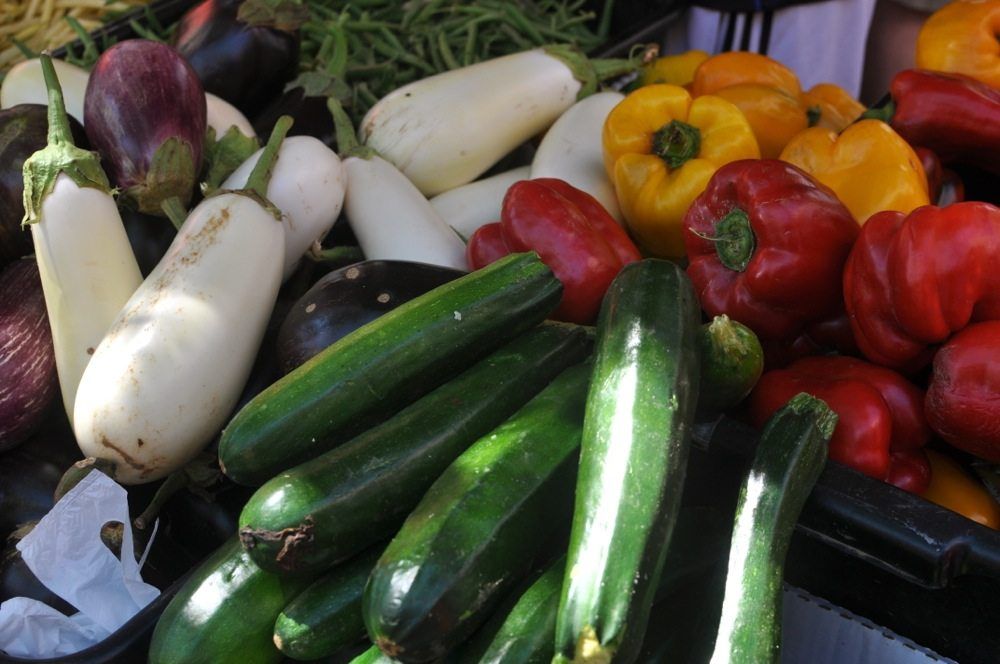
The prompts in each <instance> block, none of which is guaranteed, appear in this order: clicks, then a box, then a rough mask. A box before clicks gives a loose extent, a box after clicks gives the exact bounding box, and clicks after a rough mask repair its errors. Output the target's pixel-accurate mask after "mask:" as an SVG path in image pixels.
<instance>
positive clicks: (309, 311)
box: [306, 302, 316, 314]
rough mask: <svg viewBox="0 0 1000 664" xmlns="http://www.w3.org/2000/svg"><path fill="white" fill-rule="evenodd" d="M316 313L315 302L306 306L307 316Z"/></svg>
mask: <svg viewBox="0 0 1000 664" xmlns="http://www.w3.org/2000/svg"><path fill="white" fill-rule="evenodd" d="M314 311H316V303H315V302H311V303H310V304H308V305H306V313H307V314H311V313H312V312H314Z"/></svg>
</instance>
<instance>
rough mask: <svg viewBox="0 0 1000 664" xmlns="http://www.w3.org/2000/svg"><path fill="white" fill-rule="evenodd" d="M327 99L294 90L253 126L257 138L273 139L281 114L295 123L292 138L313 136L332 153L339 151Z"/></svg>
mask: <svg viewBox="0 0 1000 664" xmlns="http://www.w3.org/2000/svg"><path fill="white" fill-rule="evenodd" d="M326 103H327V97H325V96H323V97H317V96H312V95H308V94H306V90H305V89H304V88H301V87H294V88H292V89H290V90H288V91H287V92H285V93H284V94H282V95H281V96H280V97H278V98H277V99H275V100H274V101H273V102H272V103H271V104H270V105H268V106H267V108H265V109H264V111H263V113H261V114H260V115H259V116H258V117H257V118H256V119H255V120H254V123H253V129H254V131H255V132H257V135H258V136H270V135H271V131H272V130H273V129H274V125H275V123H276V122H277V121H278V118H280V117H281V116H282V115H288V116H291V118H292V120H294V121H295V124H293V125H292V128H291V129H290V130H289V132H288V135H289V136H314V137H315V138H318V139H319V140H321V141H323V143H325V144H326V146H327V147H328V148H330V149H331V150H336V149H337V139H336V131H335V130H334V126H333V116H332V115H330V109H329V108H328V107H327V105H326Z"/></svg>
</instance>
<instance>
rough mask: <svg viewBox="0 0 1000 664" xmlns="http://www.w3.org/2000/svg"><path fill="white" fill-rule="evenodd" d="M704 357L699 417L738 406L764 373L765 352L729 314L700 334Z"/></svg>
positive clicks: (748, 332) (750, 333)
mask: <svg viewBox="0 0 1000 664" xmlns="http://www.w3.org/2000/svg"><path fill="white" fill-rule="evenodd" d="M698 350H699V352H700V354H701V370H700V375H701V377H700V385H701V387H700V390H699V394H698V415H699V417H706V416H710V415H712V414H718V413H721V412H723V411H726V410H729V409H730V408H733V407H735V406H737V405H738V404H739V403H740V402H741V401H743V399H745V398H746V396H747V395H748V394H750V390H752V389H753V387H754V385H756V384H757V380H758V379H759V378H760V375H761V373H763V370H764V349H763V348H762V347H761V345H760V340H759V339H757V335H756V334H754V333H753V330H751V329H750V328H748V327H747V326H746V325H743V324H742V323H740V322H738V321H735V320H732V319H730V318H729V316H726V315H725V314H722V315H719V316H715V317H714V318H713V319H712V320H711V322H709V323H706V324H704V325H702V326H701V329H700V330H699V333H698Z"/></svg>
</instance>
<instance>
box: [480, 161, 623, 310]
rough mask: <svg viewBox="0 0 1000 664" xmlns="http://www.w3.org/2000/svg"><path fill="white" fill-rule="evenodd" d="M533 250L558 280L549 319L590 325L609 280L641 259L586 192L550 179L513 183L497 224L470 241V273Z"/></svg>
mask: <svg viewBox="0 0 1000 664" xmlns="http://www.w3.org/2000/svg"><path fill="white" fill-rule="evenodd" d="M520 251H534V252H536V253H537V254H538V255H539V257H540V258H541V259H542V261H543V262H544V263H545V264H546V265H548V266H549V267H550V268H551V269H552V272H553V274H555V276H556V278H557V279H559V281H561V282H562V285H563V297H562V301H561V302H560V304H559V307H558V308H557V309H556V311H555V312H554V314H553V318H556V319H558V320H564V321H569V322H573V323H583V324H587V323H592V322H593V321H594V319H595V318H596V317H597V312H598V310H599V309H600V306H601V300H602V299H603V298H604V293H605V291H607V289H608V286H609V285H610V284H611V281H612V280H613V279H614V278H615V276H616V275H617V274H618V272H619V270H621V268H622V267H623V266H624V265H625V264H626V263H631V262H633V261H637V260H639V259H640V258H641V257H642V256H641V255H640V253H639V250H638V249H637V248H636V246H635V245H634V244H633V243H632V240H631V239H629V237H628V235H627V234H626V233H625V231H624V230H623V229H622V228H621V226H619V225H618V223H617V222H616V221H615V220H614V218H613V217H612V216H611V215H610V214H609V213H608V212H607V210H605V209H604V207H603V206H602V205H601V204H600V203H599V202H598V201H597V199H595V198H594V197H593V196H591V195H590V194H588V193H586V192H584V191H581V190H579V189H576V188H575V187H573V186H572V185H570V184H568V183H566V182H563V181H562V180H558V179H554V178H538V179H535V180H521V181H519V182H515V183H514V184H513V185H511V187H510V188H509V189H508V190H507V194H506V195H505V196H504V200H503V205H502V208H501V212H500V222H499V223H497V224H487V225H485V226H483V227H481V228H480V229H479V230H477V231H476V232H475V233H474V234H473V235H472V237H471V238H470V239H469V244H468V247H467V249H466V255H467V257H468V259H469V264H470V266H471V267H472V269H479V268H480V267H483V265H486V264H487V263H489V262H491V261H493V260H496V259H497V258H500V257H501V256H503V255H505V254H507V253H510V252H520Z"/></svg>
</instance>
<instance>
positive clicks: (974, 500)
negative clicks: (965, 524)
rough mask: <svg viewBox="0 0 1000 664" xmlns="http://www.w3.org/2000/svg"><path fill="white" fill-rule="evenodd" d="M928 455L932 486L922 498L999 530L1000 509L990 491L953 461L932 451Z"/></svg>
mask: <svg viewBox="0 0 1000 664" xmlns="http://www.w3.org/2000/svg"><path fill="white" fill-rule="evenodd" d="M925 451H926V452H927V458H928V460H929V461H930V463H931V483H930V486H928V487H927V490H926V491H924V492H923V493H922V494H921V495H922V496H923V497H924V498H926V499H927V500H929V501H931V502H932V503H936V504H938V505H940V506H941V507H944V508H946V509H949V510H951V511H952V512H958V513H959V514H961V515H963V516H966V517H968V518H970V519H972V520H973V521H976V522H978V523H981V524H983V525H984V526H988V527H990V528H993V529H994V530H996V529H1000V505H997V503H996V501H995V500H993V496H991V495H990V493H989V491H987V490H986V488H985V487H983V485H982V484H980V483H979V482H977V481H976V480H975V479H973V478H972V477H970V476H969V474H968V473H966V472H965V471H964V470H962V467H961V466H959V465H958V463H957V462H955V461H954V460H953V459H952V458H951V457H948V456H946V455H944V454H941V453H940V452H935V451H933V450H925Z"/></svg>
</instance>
